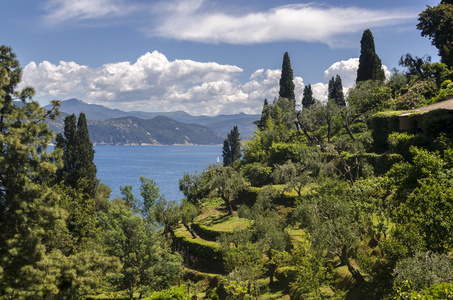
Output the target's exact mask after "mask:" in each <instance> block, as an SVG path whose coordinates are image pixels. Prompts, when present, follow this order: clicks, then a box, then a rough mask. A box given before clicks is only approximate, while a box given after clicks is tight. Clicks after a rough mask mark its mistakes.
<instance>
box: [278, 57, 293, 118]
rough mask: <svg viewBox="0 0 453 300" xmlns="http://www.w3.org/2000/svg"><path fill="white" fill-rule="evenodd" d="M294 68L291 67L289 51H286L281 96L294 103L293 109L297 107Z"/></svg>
mask: <svg viewBox="0 0 453 300" xmlns="http://www.w3.org/2000/svg"><path fill="white" fill-rule="evenodd" d="M293 78H294V76H293V69H292V68H291V60H290V58H289V55H288V52H285V54H284V55H283V63H282V75H281V77H280V82H279V84H280V92H279V96H280V98H287V99H289V100H290V101H291V102H292V103H293V105H292V110H295V108H296V102H295V101H296V100H295V99H296V96H295V94H294V82H293Z"/></svg>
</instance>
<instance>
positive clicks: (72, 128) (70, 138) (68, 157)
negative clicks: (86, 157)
mask: <svg viewBox="0 0 453 300" xmlns="http://www.w3.org/2000/svg"><path fill="white" fill-rule="evenodd" d="M63 134H64V136H63V135H62V134H61V133H59V134H58V135H57V138H56V148H60V149H62V150H63V167H62V168H61V169H59V170H58V171H57V180H58V182H61V181H64V182H65V184H66V185H69V186H71V187H73V188H76V187H77V177H76V159H77V155H76V152H77V150H76V149H77V118H76V116H75V115H74V114H72V115H68V116H66V117H65V119H64V131H63Z"/></svg>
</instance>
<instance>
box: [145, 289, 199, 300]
mask: <svg viewBox="0 0 453 300" xmlns="http://www.w3.org/2000/svg"><path fill="white" fill-rule="evenodd" d="M144 300H190V297H189V295H188V294H187V288H186V287H185V286H180V287H172V288H170V289H168V290H163V291H159V292H154V293H153V294H152V295H151V297H148V298H144Z"/></svg>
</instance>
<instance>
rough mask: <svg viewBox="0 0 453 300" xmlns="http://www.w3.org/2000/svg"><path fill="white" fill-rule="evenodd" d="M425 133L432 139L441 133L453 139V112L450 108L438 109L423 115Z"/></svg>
mask: <svg viewBox="0 0 453 300" xmlns="http://www.w3.org/2000/svg"><path fill="white" fill-rule="evenodd" d="M423 124H424V127H425V130H424V133H425V136H426V137H427V138H429V139H430V140H434V139H436V138H437V137H438V136H439V135H440V134H441V133H444V134H445V136H446V137H447V138H449V139H453V114H452V113H451V111H450V110H446V109H437V110H433V111H430V112H427V113H426V114H424V115H423Z"/></svg>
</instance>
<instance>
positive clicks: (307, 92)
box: [302, 84, 316, 108]
mask: <svg viewBox="0 0 453 300" xmlns="http://www.w3.org/2000/svg"><path fill="white" fill-rule="evenodd" d="M315 101H316V100H315V98H313V91H312V90H311V84H309V85H306V86H305V87H304V96H303V97H302V107H303V108H309V107H310V106H312V105H313V104H315Z"/></svg>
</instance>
